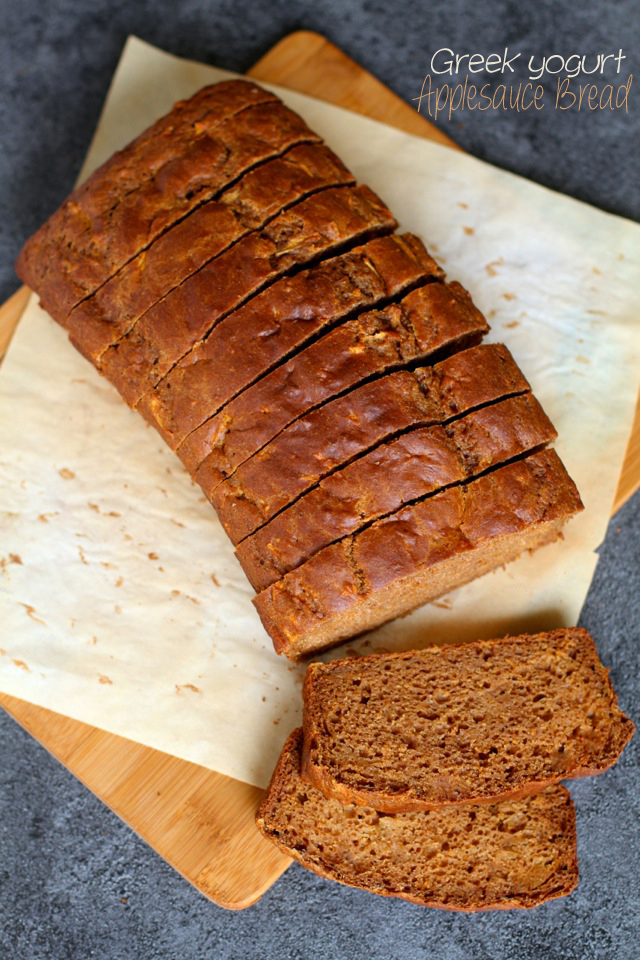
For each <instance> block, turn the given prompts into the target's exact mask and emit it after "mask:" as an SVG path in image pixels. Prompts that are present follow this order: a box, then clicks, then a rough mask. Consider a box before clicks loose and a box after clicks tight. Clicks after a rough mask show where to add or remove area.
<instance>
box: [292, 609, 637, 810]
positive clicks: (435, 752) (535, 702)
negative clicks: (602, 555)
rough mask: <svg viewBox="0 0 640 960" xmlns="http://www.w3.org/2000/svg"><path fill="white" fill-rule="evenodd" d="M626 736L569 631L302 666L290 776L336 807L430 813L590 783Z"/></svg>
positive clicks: (599, 674)
mask: <svg viewBox="0 0 640 960" xmlns="http://www.w3.org/2000/svg"><path fill="white" fill-rule="evenodd" d="M633 731H634V726H633V723H632V722H631V720H629V718H628V717H626V716H625V715H624V714H623V713H622V712H621V710H620V709H619V707H618V703H617V700H616V695H615V693H614V691H613V687H612V686H611V681H610V680H609V674H608V671H607V670H605V668H604V667H603V666H602V664H601V662H600V660H599V658H598V653H597V651H596V648H595V644H594V642H593V640H592V639H591V637H590V636H589V634H588V633H587V631H586V630H581V629H578V628H577V627H574V628H570V629H564V630H554V631H551V632H549V633H541V634H535V635H523V636H519V637H507V638H505V639H502V640H482V641H478V642H475V643H465V644H461V645H459V646H445V647H428V648H427V649H425V650H413V651H410V652H409V653H395V654H374V655H372V656H367V657H360V658H357V659H355V660H351V659H342V660H336V661H334V662H333V663H330V664H322V663H314V664H311V665H310V666H309V668H308V670H307V675H306V678H305V686H304V750H303V763H302V773H303V776H305V777H307V778H308V779H310V780H311V781H312V782H313V784H314V785H315V786H316V787H317V788H318V789H319V790H322V792H323V793H324V794H325V795H326V796H330V797H333V798H335V799H336V800H339V801H340V802H341V803H359V804H368V805H370V806H373V807H375V809H376V810H381V811H384V812H387V813H397V812H404V811H408V810H430V809H435V808H438V807H441V806H442V805H446V804H465V803H479V802H486V801H492V802H493V801H496V800H504V799H510V798H514V797H519V796H520V797H521V796H527V795H529V794H531V793H535V792H537V791H538V790H540V789H541V788H543V787H547V786H550V785H551V784H553V783H557V782H558V781H559V780H563V779H565V778H567V777H581V776H590V775H593V774H597V773H602V772H603V771H604V770H607V769H608V768H609V767H610V766H612V765H613V764H614V763H615V762H616V760H617V759H618V757H619V756H620V753H621V752H622V749H623V747H624V746H625V744H626V743H627V742H628V741H629V740H630V738H631V736H632V734H633Z"/></svg>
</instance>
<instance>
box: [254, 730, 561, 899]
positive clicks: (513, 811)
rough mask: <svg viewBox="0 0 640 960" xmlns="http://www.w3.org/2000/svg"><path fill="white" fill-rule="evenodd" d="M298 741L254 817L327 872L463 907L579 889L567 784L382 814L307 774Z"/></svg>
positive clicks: (292, 851)
mask: <svg viewBox="0 0 640 960" xmlns="http://www.w3.org/2000/svg"><path fill="white" fill-rule="evenodd" d="M301 741H302V731H300V730H296V731H294V732H293V733H292V734H291V736H290V737H289V739H288V740H287V742H286V744H285V746H284V749H283V751H282V755H281V757H280V760H279V762H278V765H277V767H276V770H275V772H274V774H273V777H272V780H271V783H270V785H269V788H268V790H267V793H266V795H265V797H264V800H263V801H262V804H261V806H260V809H259V811H258V814H257V818H256V823H257V826H258V829H259V830H260V831H261V833H262V834H263V835H264V836H265V837H267V838H268V839H269V840H271V841H273V842H274V843H276V844H277V845H278V846H279V847H280V849H281V850H283V851H284V852H285V853H287V854H289V856H291V857H294V858H295V859H296V860H297V861H298V862H299V863H301V864H302V866H303V867H306V868H307V869H309V870H313V872H314V873H317V874H319V875H320V876H321V877H326V878H327V879H330V880H336V881H338V883H343V884H346V885H348V886H353V887H359V888H360V889H362V890H367V891H369V892H370V893H377V894H381V895H382V896H388V897H400V898H401V899H403V900H410V901H412V902H413V903H417V904H420V905H422V906H426V907H438V908H440V909H443V910H462V911H466V912H475V911H478V910H506V909H509V908H514V907H525V908H526V907H535V906H537V905H538V904H540V903H544V902H545V901H547V900H552V899H554V898H555V897H563V896H566V895H567V894H569V893H571V891H572V890H573V889H575V887H576V885H577V883H578V862H577V855H576V825H575V811H574V808H573V803H572V801H571V797H570V795H569V793H568V791H567V790H565V789H564V787H557V786H556V787H549V788H548V789H547V790H545V791H544V792H543V793H538V794H537V795H536V796H532V797H527V798H526V799H521V800H512V801H508V802H504V803H500V804H486V805H484V806H472V805H467V806H459V807H447V808H444V809H441V810H434V811H427V812H425V811H421V812H417V813H400V814H396V815H394V816H389V815H382V814H379V813H376V811H375V810H373V809H371V808H370V807H362V806H355V805H348V806H343V805H342V804H341V803H339V802H338V801H337V800H331V799H327V798H326V797H324V795H323V794H322V793H321V792H320V791H319V790H318V789H317V788H316V787H314V786H313V784H311V783H308V782H306V781H304V780H303V779H302V778H301V776H300V751H301Z"/></svg>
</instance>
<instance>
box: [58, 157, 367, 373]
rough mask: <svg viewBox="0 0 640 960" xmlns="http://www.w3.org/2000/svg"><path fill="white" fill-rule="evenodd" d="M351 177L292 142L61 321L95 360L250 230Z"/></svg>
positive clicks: (192, 215)
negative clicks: (274, 157)
mask: <svg viewBox="0 0 640 960" xmlns="http://www.w3.org/2000/svg"><path fill="white" fill-rule="evenodd" d="M353 182H354V181H353V176H352V175H351V174H350V173H349V171H348V170H347V169H346V167H345V166H344V165H343V164H342V163H341V162H340V160H338V158H337V157H336V156H335V154H333V153H332V152H331V151H330V150H329V149H328V148H327V147H325V146H324V145H323V144H318V143H312V144H303V145H302V146H299V147H294V148H293V149H292V150H289V152H288V153H286V154H285V155H284V156H282V157H277V158H276V159H274V160H270V161H267V162H266V163H264V164H262V165H261V166H259V167H256V168H255V169H253V170H251V171H249V173H247V174H246V175H245V176H244V177H242V178H241V179H240V180H239V181H238V182H237V183H235V184H234V185H233V186H231V187H228V188H227V189H226V190H224V191H223V192H222V193H221V194H220V195H219V196H218V197H217V199H214V200H209V201H207V202H206V203H203V204H202V206H199V207H196V209H195V210H193V211H192V212H191V213H190V214H188V215H187V216H186V217H184V219H183V220H179V221H178V222H177V223H176V224H175V226H174V227H173V228H172V229H171V230H168V231H167V232H165V233H163V234H161V235H160V236H159V237H158V239H157V240H156V241H155V243H152V244H151V246H150V247H148V248H146V249H145V250H143V251H142V253H140V254H138V255H137V256H136V257H134V258H133V259H132V260H129V261H128V262H127V263H126V264H125V265H124V266H123V267H121V268H120V269H119V270H118V272H117V273H115V274H114V275H113V276H112V277H111V278H110V279H109V280H107V281H106V282H105V283H104V284H103V285H102V286H101V287H99V288H98V289H97V290H96V291H95V292H94V293H92V294H91V295H90V296H89V297H86V298H85V299H83V300H81V301H80V303H78V304H77V305H76V306H75V307H74V308H73V309H72V310H71V312H70V314H69V316H68V317H67V318H66V320H65V321H64V325H65V327H66V329H67V330H68V331H69V333H70V335H71V337H72V338H73V340H74V341H75V342H76V343H77V344H79V345H80V344H81V345H82V350H83V352H84V353H85V354H86V355H88V356H90V357H91V358H92V359H93V360H98V358H99V357H100V356H101V355H102V353H104V351H105V350H106V349H107V347H109V346H111V344H112V343H115V342H116V341H117V340H118V339H119V338H120V337H122V336H124V334H125V333H127V332H128V331H129V330H130V329H131V327H132V326H133V325H134V324H135V322H136V320H138V319H139V318H140V317H141V316H142V315H143V314H144V313H145V312H146V311H147V310H149V308H150V307H152V306H153V305H154V304H155V303H156V302H157V301H158V300H160V299H161V298H162V297H165V296H166V295H167V294H168V293H170V292H171V290H173V289H174V288H175V287H177V286H179V285H180V284H181V283H183V282H184V281H185V280H186V279H187V278H188V277H190V276H191V275H192V274H194V273H196V271H198V270H199V269H200V268H201V267H203V266H204V265H205V263H209V262H210V261H211V260H213V259H214V258H215V257H216V256H219V255H220V253H222V252H223V251H224V250H226V249H227V248H228V247H230V246H232V244H234V243H237V242H238V240H241V239H242V237H243V236H245V235H246V234H247V233H250V232H251V231H253V230H259V229H261V228H262V227H264V226H265V224H266V223H268V221H269V220H270V219H271V218H272V217H273V216H276V215H277V214H278V213H280V212H281V211H282V210H284V209H286V208H287V207H289V206H291V205H292V204H294V203H297V202H298V201H299V200H303V199H304V198H305V197H306V196H308V195H310V194H311V193H315V192H316V191H317V190H319V189H326V188H327V187H335V186H341V185H343V186H344V185H353Z"/></svg>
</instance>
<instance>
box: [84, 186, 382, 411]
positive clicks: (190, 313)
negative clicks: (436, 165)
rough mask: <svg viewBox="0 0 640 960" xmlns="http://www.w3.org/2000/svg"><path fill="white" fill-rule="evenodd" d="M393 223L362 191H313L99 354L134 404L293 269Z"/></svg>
mask: <svg viewBox="0 0 640 960" xmlns="http://www.w3.org/2000/svg"><path fill="white" fill-rule="evenodd" d="M395 225H396V222H395V220H394V219H393V216H392V214H391V213H390V211H389V210H388V208H387V207H386V206H385V205H384V203H383V202H382V201H381V200H380V199H379V198H378V197H377V196H376V195H375V193H373V191H371V190H369V189H368V188H367V187H336V188H334V189H331V190H324V191H322V192H321V193H314V194H312V195H311V196H310V197H307V198H306V199H305V200H301V201H300V202H299V203H297V204H295V206H293V207H289V209H288V210H284V211H283V212H282V213H280V214H279V215H278V216H277V217H275V219H273V220H271V221H270V223H268V224H267V226H266V227H264V228H263V229H262V230H260V231H257V232H255V233H250V234H248V236H246V237H245V238H244V239H243V240H240V241H239V242H238V243H237V244H235V245H234V246H233V247H230V248H229V249H228V250H227V251H226V252H225V253H222V254H221V255H220V257H217V258H216V259H215V260H213V261H212V263H211V264H210V265H209V264H207V265H205V266H204V267H202V269H201V270H199V271H198V272H197V273H195V274H193V275H192V276H191V277H189V279H188V280H185V282H184V283H182V284H180V286H178V287H176V288H175V289H174V290H172V292H171V293H170V294H168V296H167V297H165V298H164V299H163V300H161V301H159V302H158V303H157V304H155V306H153V307H151V309H150V310H148V311H147V313H146V314H145V315H144V316H143V317H141V318H140V320H138V322H137V323H135V324H134V326H133V327H132V328H131V330H130V331H129V332H128V333H127V334H126V335H125V336H124V337H123V338H122V339H121V340H119V341H118V342H117V343H115V344H113V345H112V346H111V347H109V349H108V350H106V351H105V353H103V354H102V356H101V357H100V361H99V364H100V368H101V370H103V371H104V373H105V374H106V376H107V377H108V378H109V379H110V380H111V382H112V383H114V384H115V386H116V387H117V388H118V390H119V391H120V394H121V395H122V397H123V398H124V399H125V400H126V401H127V403H128V404H130V405H131V406H135V404H136V403H137V402H138V401H139V400H140V399H141V398H142V397H143V396H144V394H145V393H146V392H147V390H150V389H152V388H153V387H154V386H155V385H156V383H157V382H158V381H159V380H160V379H161V378H162V377H163V376H164V375H165V373H168V371H169V370H170V369H171V367H172V366H173V364H175V363H177V362H178V361H179V360H180V359H181V358H182V357H183V356H184V355H185V353H188V352H189V350H190V349H191V348H192V347H193V345H194V344H195V343H197V342H198V341H199V340H201V339H203V338H204V337H205V336H206V335H207V334H208V333H209V331H210V330H211V329H212V327H214V326H215V324H216V323H218V322H219V321H220V320H221V319H222V318H223V317H224V316H226V315H227V314H228V313H230V312H231V311H232V310H234V309H235V308H236V307H238V306H241V304H242V303H243V302H244V301H245V300H248V299H249V297H250V296H252V295H253V294H255V293H257V292H258V291H259V290H260V289H261V288H263V287H264V286H266V285H267V284H268V283H273V281H274V280H276V279H277V277H278V276H281V275H283V274H285V273H286V272H287V271H288V270H290V269H291V268H293V267H295V266H300V265H302V264H304V263H308V262H309V261H311V260H314V259H315V258H317V257H320V256H322V255H325V256H326V255H327V254H329V253H335V252H337V251H339V250H340V248H341V247H344V246H346V245H348V244H350V243H356V242H358V241H360V242H362V241H363V240H368V239H370V238H371V237H375V236H379V235H380V234H384V233H390V232H391V231H392V230H393V229H394V227H395Z"/></svg>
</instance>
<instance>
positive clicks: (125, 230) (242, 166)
mask: <svg viewBox="0 0 640 960" xmlns="http://www.w3.org/2000/svg"><path fill="white" fill-rule="evenodd" d="M246 113H247V115H249V114H250V115H251V126H252V127H255V129H244V130H238V129H237V125H238V124H240V123H243V124H244V125H245V127H246V126H247V123H248V116H247V118H245V116H244V114H245V111H240V113H239V115H236V116H235V117H234V118H233V121H234V122H233V124H232V125H231V126H230V128H229V131H227V132H226V133H227V136H226V142H225V139H224V138H223V139H220V138H219V137H217V138H210V137H206V136H202V137H196V138H195V140H194V141H193V142H192V143H191V150H190V151H189V152H188V153H187V154H182V155H180V154H179V155H178V156H173V157H172V158H171V159H170V160H169V161H168V162H167V164H166V165H165V168H164V169H162V170H161V171H160V172H161V174H162V176H161V178H156V176H154V177H153V178H152V179H150V180H149V181H147V182H145V183H143V184H142V185H139V186H136V187H135V188H134V189H132V190H131V191H129V192H128V193H127V194H125V196H124V197H123V198H122V201H121V202H119V204H118V206H117V207H116V208H114V209H113V210H107V211H103V210H99V209H98V211H97V213H96V216H94V217H90V221H91V226H92V227H93V231H92V233H91V236H90V238H88V239H89V243H88V246H87V244H86V243H85V247H84V249H81V250H80V251H75V249H74V244H73V241H71V247H70V249H69V250H65V249H64V248H62V249H60V247H59V246H58V247H57V256H55V255H54V259H56V260H57V261H58V260H60V258H61V257H63V258H64V257H66V258H67V259H66V260H64V261H63V262H65V263H68V264H69V269H68V270H67V271H66V276H65V282H64V283H63V284H60V278H59V277H56V276H52V277H51V278H50V281H49V282H48V283H46V282H42V283H40V285H39V292H40V293H41V295H42V299H43V303H44V305H45V307H46V309H48V310H50V311H51V312H52V315H53V316H54V317H57V316H60V317H61V318H62V317H64V316H65V315H66V314H67V313H68V310H69V309H70V307H71V306H73V303H74V301H75V299H76V297H77V295H78V293H79V294H80V295H82V293H84V292H85V291H91V290H92V289H95V287H96V286H97V285H98V284H100V283H101V282H102V281H103V280H105V279H107V278H108V276H109V274H110V273H111V272H112V271H113V270H114V269H115V268H116V267H118V266H120V265H122V264H123V262H125V261H129V260H131V259H132V258H133V257H134V256H135V255H136V254H137V253H138V252H139V250H140V248H141V247H144V246H145V245H146V244H148V242H149V240H150V239H155V238H156V237H157V236H158V235H160V234H161V233H162V231H163V229H164V228H165V227H166V228H168V227H170V226H172V225H173V224H174V223H175V222H176V220H177V219H179V218H180V217H181V215H184V214H186V213H188V212H190V211H191V210H193V209H195V208H197V207H198V206H200V205H201V204H202V203H203V202H206V201H207V200H209V199H211V198H212V197H214V196H216V195H217V194H219V193H220V192H221V190H222V189H224V188H225V187H227V186H231V185H233V183H235V182H236V181H237V180H239V179H240V177H241V176H242V175H243V174H244V173H246V172H248V171H249V170H250V169H251V168H252V167H255V166H256V165H258V164H259V163H262V162H264V161H266V160H268V159H271V158H273V157H274V156H277V155H278V154H281V153H282V152H283V150H284V149H287V148H289V147H291V146H294V145H299V144H301V143H314V142H315V143H317V142H320V138H319V137H318V136H317V135H316V134H314V133H313V132H312V131H310V130H309V128H308V127H307V126H306V124H305V123H304V122H303V121H302V120H301V119H300V118H299V117H296V115H295V114H294V113H293V112H292V111H290V110H288V108H286V107H285V106H284V104H282V103H280V102H277V101H276V102H269V103H264V104H254V105H252V106H251V107H249V108H248V109H247V111H246ZM245 120H246V121H247V123H245ZM274 121H275V126H274ZM260 125H262V127H263V133H264V128H267V136H266V137H265V136H262V137H260V134H259V130H258V128H259V126H260ZM224 127H225V124H222V125H221V126H220V127H219V128H218V132H219V131H220V130H221V129H223V128H224ZM273 130H276V131H277V133H276V135H275V136H274V135H273ZM199 151H200V153H201V155H199ZM212 151H213V156H212V155H211V154H212ZM219 164H222V170H219V169H218V166H217V165H219ZM203 166H204V167H205V168H206V172H205V173H203V172H202V167H203ZM156 179H159V180H160V188H159V189H158V187H157V186H156V183H155V181H156ZM149 206H150V207H151V209H148V207H149ZM72 209H73V208H72ZM54 216H55V215H54ZM72 235H73V234H72ZM115 238H117V240H118V241H119V246H118V247H117V249H118V251H119V252H118V254H117V257H116V256H115V255H114V254H113V251H110V246H111V244H112V241H113V240H114V239H115ZM54 245H55V238H54ZM72 250H73V253H72V252H71V251H72ZM78 254H80V256H78ZM74 291H75V292H74Z"/></svg>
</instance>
